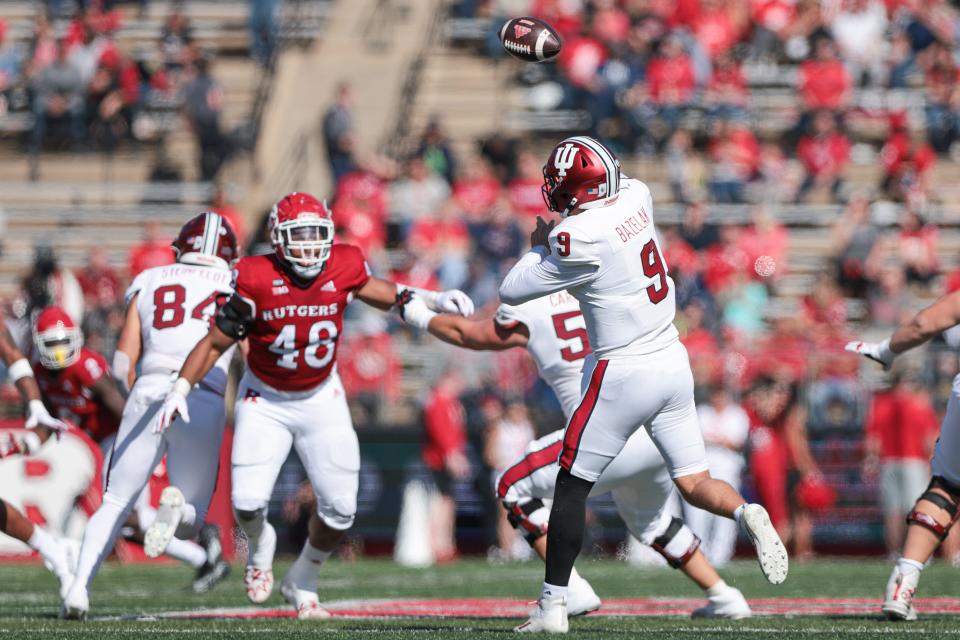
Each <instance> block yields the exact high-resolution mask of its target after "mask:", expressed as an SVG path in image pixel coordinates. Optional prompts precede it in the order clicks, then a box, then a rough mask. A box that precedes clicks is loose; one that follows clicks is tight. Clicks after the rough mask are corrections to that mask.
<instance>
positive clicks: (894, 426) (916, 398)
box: [866, 385, 940, 462]
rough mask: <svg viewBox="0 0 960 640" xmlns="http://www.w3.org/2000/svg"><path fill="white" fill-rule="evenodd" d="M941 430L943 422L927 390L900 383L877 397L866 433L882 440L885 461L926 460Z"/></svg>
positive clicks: (871, 437)
mask: <svg viewBox="0 0 960 640" xmlns="http://www.w3.org/2000/svg"><path fill="white" fill-rule="evenodd" d="M939 432H940V421H939V420H938V419H937V414H936V412H935V411H934V410H933V406H932V405H931V403H930V399H929V398H928V397H927V396H926V395H925V394H923V393H918V392H916V391H912V390H909V389H907V388H905V387H903V386H902V385H898V386H896V387H894V388H893V389H891V390H889V391H881V392H880V393H877V394H876V395H874V397H873V401H872V402H871V404H870V412H869V413H868V415H867V423H866V436H867V438H868V439H872V440H876V441H878V442H879V455H880V459H881V460H923V461H924V462H926V461H927V460H928V459H929V456H930V447H931V443H932V441H933V440H934V439H936V437H937V435H938V433H939Z"/></svg>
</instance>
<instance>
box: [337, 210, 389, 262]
mask: <svg viewBox="0 0 960 640" xmlns="http://www.w3.org/2000/svg"><path fill="white" fill-rule="evenodd" d="M335 211H336V212H337V214H336V215H337V219H338V220H340V221H341V222H340V224H339V232H340V233H341V234H342V236H343V241H344V242H348V243H350V244H354V245H356V246H358V247H360V249H361V250H362V251H363V254H364V255H366V256H369V255H370V254H372V253H376V252H377V251H379V250H380V249H383V246H384V243H385V242H386V241H387V229H386V226H385V225H384V223H383V219H382V218H379V217H377V216H375V215H373V214H372V213H371V212H370V211H369V210H367V209H364V208H361V207H358V206H357V205H356V204H354V203H351V202H349V201H346V202H344V203H342V204H339V205H337V206H336V207H335Z"/></svg>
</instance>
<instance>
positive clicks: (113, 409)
mask: <svg viewBox="0 0 960 640" xmlns="http://www.w3.org/2000/svg"><path fill="white" fill-rule="evenodd" d="M90 390H91V391H93V395H94V396H95V397H96V399H97V400H98V401H99V402H101V403H102V404H103V405H104V406H105V407H106V408H107V411H109V412H110V413H111V414H112V415H113V416H115V417H116V418H120V417H121V416H122V415H123V405H124V399H123V394H122V393H120V389H118V388H117V382H116V381H115V380H113V379H112V378H111V377H110V376H108V375H106V374H104V375H102V376H100V378H99V379H98V380H97V381H96V382H94V383H93V385H92V386H91V387H90Z"/></svg>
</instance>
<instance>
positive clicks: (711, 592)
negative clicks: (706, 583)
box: [703, 578, 730, 598]
mask: <svg viewBox="0 0 960 640" xmlns="http://www.w3.org/2000/svg"><path fill="white" fill-rule="evenodd" d="M729 588H730V586H729V585H728V584H727V583H726V582H724V581H723V578H720V579H719V580H717V581H716V582H715V583H714V584H713V585H712V586H710V587H707V588H706V589H704V590H703V592H704V593H705V594H706V596H707V597H708V598H716V597H717V596H719V595H723V594H724V593H726V592H727V590H728V589H729Z"/></svg>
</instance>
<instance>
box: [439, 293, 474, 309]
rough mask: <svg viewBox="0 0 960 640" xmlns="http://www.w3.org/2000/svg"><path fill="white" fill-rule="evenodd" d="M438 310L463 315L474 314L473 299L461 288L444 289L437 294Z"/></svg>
mask: <svg viewBox="0 0 960 640" xmlns="http://www.w3.org/2000/svg"><path fill="white" fill-rule="evenodd" d="M437 311H442V312H444V313H458V314H460V315H462V316H472V315H473V300H471V299H470V296H468V295H467V294H465V293H464V292H463V291H460V290H459V289H451V290H450V291H443V292H441V293H439V294H438V295H437Z"/></svg>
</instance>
